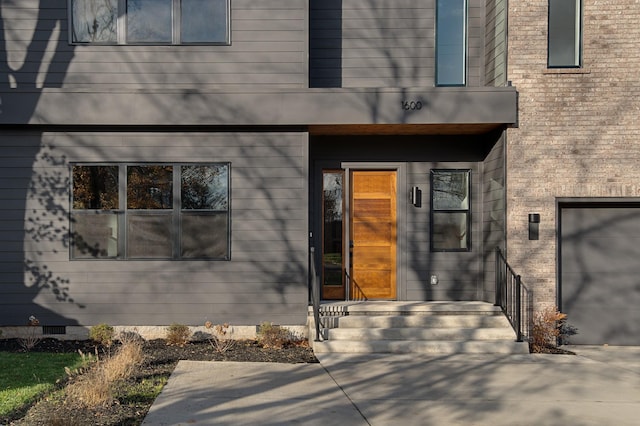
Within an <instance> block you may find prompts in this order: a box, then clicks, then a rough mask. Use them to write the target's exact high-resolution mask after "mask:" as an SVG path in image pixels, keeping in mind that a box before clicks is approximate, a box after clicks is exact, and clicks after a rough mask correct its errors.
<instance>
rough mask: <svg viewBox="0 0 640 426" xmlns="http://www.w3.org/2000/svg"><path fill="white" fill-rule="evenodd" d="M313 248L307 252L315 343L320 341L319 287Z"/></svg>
mask: <svg viewBox="0 0 640 426" xmlns="http://www.w3.org/2000/svg"><path fill="white" fill-rule="evenodd" d="M315 252H316V250H315V248H314V247H311V248H310V250H309V256H310V262H309V263H310V266H311V296H312V299H313V300H312V302H313V322H314V323H315V328H316V338H315V339H314V340H315V341H316V342H319V341H320V287H319V286H318V278H317V276H316V256H315Z"/></svg>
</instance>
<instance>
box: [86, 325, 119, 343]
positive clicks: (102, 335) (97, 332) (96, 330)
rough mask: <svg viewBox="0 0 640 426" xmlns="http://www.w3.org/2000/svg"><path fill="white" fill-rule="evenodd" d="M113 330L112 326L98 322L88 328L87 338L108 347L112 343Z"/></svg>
mask: <svg viewBox="0 0 640 426" xmlns="http://www.w3.org/2000/svg"><path fill="white" fill-rule="evenodd" d="M114 335H115V331H114V330H113V327H111V326H110V325H108V324H104V323H103V324H98V325H94V326H93V327H91V329H90V330H89V338H90V339H91V340H93V341H94V342H96V343H98V344H100V345H103V346H106V347H110V346H111V345H112V344H113V339H114Z"/></svg>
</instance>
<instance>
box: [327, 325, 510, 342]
mask: <svg viewBox="0 0 640 426" xmlns="http://www.w3.org/2000/svg"><path fill="white" fill-rule="evenodd" d="M323 335H325V336H327V337H328V339H327V340H331V341H335V340H358V341H370V340H515V339H516V336H515V332H514V331H513V329H512V328H511V327H508V328H507V327H487V328H457V327H451V328H412V327H411V328H410V327H407V328H332V329H326V330H325V331H324V333H323Z"/></svg>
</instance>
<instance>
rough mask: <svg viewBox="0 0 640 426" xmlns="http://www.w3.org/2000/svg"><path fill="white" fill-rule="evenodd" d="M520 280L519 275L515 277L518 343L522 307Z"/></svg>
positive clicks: (520, 335) (520, 338)
mask: <svg viewBox="0 0 640 426" xmlns="http://www.w3.org/2000/svg"><path fill="white" fill-rule="evenodd" d="M521 289H522V279H521V277H520V275H516V324H517V330H516V333H517V335H518V339H517V340H518V342H522V306H521V292H522V290H521Z"/></svg>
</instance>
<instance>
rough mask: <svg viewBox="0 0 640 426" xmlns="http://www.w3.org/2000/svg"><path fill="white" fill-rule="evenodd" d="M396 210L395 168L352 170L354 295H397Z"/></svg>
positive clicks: (385, 297)
mask: <svg viewBox="0 0 640 426" xmlns="http://www.w3.org/2000/svg"><path fill="white" fill-rule="evenodd" d="M396 214H397V213H396V171H395V170H393V171H391V170H381V171H368V170H367V171H352V172H351V215H350V216H351V221H350V222H351V223H350V227H349V229H350V240H351V274H350V275H351V280H350V296H351V298H352V299H355V300H373V299H383V300H389V299H396V239H397V237H396V233H397V220H396Z"/></svg>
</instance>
